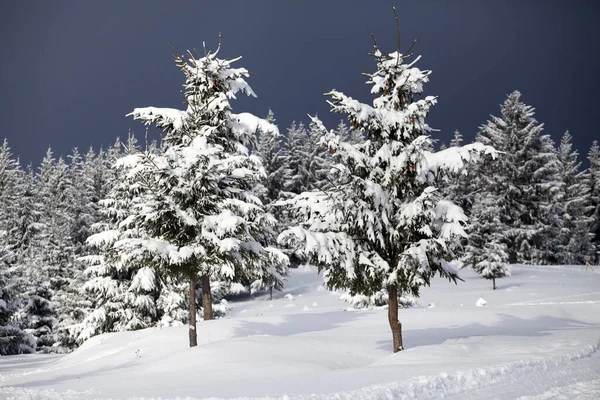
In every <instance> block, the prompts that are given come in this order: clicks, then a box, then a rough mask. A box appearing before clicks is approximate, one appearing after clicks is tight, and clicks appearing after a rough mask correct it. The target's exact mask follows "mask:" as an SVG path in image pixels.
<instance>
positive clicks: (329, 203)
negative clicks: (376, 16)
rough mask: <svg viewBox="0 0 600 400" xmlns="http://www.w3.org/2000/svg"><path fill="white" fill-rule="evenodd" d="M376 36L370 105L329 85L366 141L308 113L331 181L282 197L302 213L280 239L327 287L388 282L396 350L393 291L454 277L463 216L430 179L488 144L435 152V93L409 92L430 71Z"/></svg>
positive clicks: (334, 101) (357, 290)
mask: <svg viewBox="0 0 600 400" xmlns="http://www.w3.org/2000/svg"><path fill="white" fill-rule="evenodd" d="M396 21H397V19H396ZM374 44H375V50H374V52H373V53H371V55H372V56H373V57H374V58H375V60H376V62H377V71H376V72H375V73H373V74H366V76H367V77H368V78H369V79H368V81H367V83H368V84H370V85H372V89H371V93H372V94H373V95H375V96H376V99H375V100H373V106H370V105H367V104H363V103H360V102H358V101H357V100H354V99H352V98H350V97H348V96H346V95H345V94H343V93H341V92H338V91H337V90H332V91H330V92H329V93H327V96H329V97H330V98H331V100H329V101H328V102H329V104H330V105H331V107H332V111H333V112H336V113H340V114H344V115H346V116H347V118H348V119H349V122H350V124H351V125H352V127H354V128H362V129H363V130H364V132H365V135H366V141H364V142H363V143H359V144H350V143H348V142H344V141H342V140H341V138H340V137H339V136H338V135H336V134H335V132H334V131H333V130H332V131H330V132H327V131H326V129H325V127H324V126H323V124H322V123H321V122H320V121H319V120H318V119H316V118H314V122H315V123H316V124H318V125H319V126H320V129H321V132H322V142H323V143H324V144H326V145H327V146H328V147H329V151H330V153H333V158H334V161H335V162H336V164H335V165H334V166H333V167H332V173H331V175H332V176H331V177H330V178H331V180H332V183H333V184H332V188H331V189H327V190H326V191H313V192H306V193H302V194H300V195H298V196H296V197H295V198H293V199H290V200H287V201H284V202H282V203H283V204H285V205H287V206H289V207H291V208H292V209H293V210H295V212H296V213H297V214H299V215H300V216H302V219H303V220H304V221H305V222H304V223H301V224H300V226H296V227H292V228H290V229H288V230H287V231H285V232H283V233H282V234H281V235H280V236H279V240H280V241H281V242H283V243H290V244H291V245H297V246H301V250H302V251H303V252H304V253H305V254H306V255H307V256H309V257H310V258H311V259H312V260H313V261H314V262H315V263H316V264H317V266H318V267H319V269H320V270H321V271H324V279H325V282H326V284H327V286H328V287H329V288H331V289H349V290H350V293H351V294H352V295H354V294H366V295H369V294H372V293H374V292H376V291H378V290H380V289H381V288H382V286H384V285H385V286H386V287H387V290H388V293H389V307H388V319H389V323H390V327H391V330H392V337H393V351H394V352H397V351H400V350H403V342H402V326H401V324H400V322H399V321H398V296H399V295H400V294H402V293H410V294H413V295H416V296H418V295H419V289H420V288H421V287H422V286H424V285H429V283H430V281H431V278H432V277H433V275H434V274H435V273H436V272H437V273H439V274H440V275H441V276H443V277H447V278H449V279H450V280H451V281H456V279H458V276H457V273H456V271H455V270H454V269H453V268H452V267H451V266H449V264H448V263H446V262H445V260H452V258H453V252H454V249H455V246H456V245H457V242H458V241H457V239H458V238H461V237H463V236H465V235H466V234H465V231H464V227H463V224H464V223H465V220H466V217H465V215H464V213H463V212H462V209H461V208H460V207H458V206H456V205H454V204H453V203H452V202H450V201H445V200H441V199H440V198H439V196H438V194H437V191H436V187H435V185H436V181H437V180H438V179H442V177H443V176H444V175H446V174H448V173H456V172H459V171H460V170H462V169H463V168H464V167H465V164H466V163H468V162H474V161H476V160H478V159H479V158H480V155H481V154H482V153H489V154H495V151H494V149H493V148H491V147H489V146H484V145H482V144H480V143H473V144H470V145H467V146H463V147H455V148H450V149H447V150H444V151H440V152H437V153H436V152H433V145H432V141H431V140H430V138H429V136H428V135H427V133H428V131H429V130H430V128H429V126H428V125H427V124H426V123H425V117H426V116H427V114H428V112H429V108H430V107H431V106H432V105H433V104H435V102H436V98H435V97H431V96H428V97H426V98H424V99H421V100H415V97H416V96H417V95H419V94H421V93H422V91H423V84H424V83H426V82H428V80H429V74H430V71H421V70H419V69H418V68H416V67H414V64H415V63H416V61H418V60H419V58H418V57H417V58H416V59H415V60H414V61H413V62H411V63H406V60H407V59H408V58H409V57H411V54H410V51H409V52H408V53H409V54H401V53H400V51H399V47H400V44H399V43H398V48H397V49H396V51H395V52H393V53H391V54H386V53H383V52H382V51H381V50H379V48H378V47H377V43H376V42H375V40H374Z"/></svg>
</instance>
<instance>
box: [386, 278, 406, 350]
mask: <svg viewBox="0 0 600 400" xmlns="http://www.w3.org/2000/svg"><path fill="white" fill-rule="evenodd" d="M388 295H389V302H388V320H389V322H390V328H391V329H392V340H393V345H394V353H397V352H399V351H402V350H404V346H403V345H402V324H401V323H400V321H398V287H397V286H396V285H389V286H388Z"/></svg>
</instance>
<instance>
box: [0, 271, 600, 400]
mask: <svg viewBox="0 0 600 400" xmlns="http://www.w3.org/2000/svg"><path fill="white" fill-rule="evenodd" d="M512 268H513V276H512V277H509V278H502V279H498V280H497V286H498V289H497V290H495V291H493V290H491V287H490V284H489V281H488V280H485V279H482V278H481V277H479V276H478V275H477V274H476V273H475V272H474V271H472V270H470V269H468V270H462V271H460V276H461V278H463V279H464V280H465V282H464V283H462V282H459V284H458V285H454V284H449V283H447V281H445V280H442V279H435V280H434V281H433V282H432V286H431V287H430V288H424V289H423V290H422V296H421V298H420V299H418V304H419V305H416V306H414V307H412V308H408V309H401V310H400V311H399V315H400V321H401V322H402V324H403V331H404V343H405V346H406V350H405V351H402V352H399V353H396V354H392V352H391V348H392V345H391V334H390V331H389V327H388V325H387V311H386V310H382V309H376V310H355V311H354V312H345V311H344V310H345V309H346V308H348V303H346V302H344V301H341V300H339V298H340V296H341V295H342V294H343V293H341V292H339V293H331V292H329V291H327V290H323V288H322V285H321V283H322V277H321V276H319V275H318V274H317V273H316V270H315V269H314V268H312V267H301V268H299V269H295V270H292V271H291V274H290V277H289V279H288V281H287V282H286V288H285V291H284V292H275V293H274V299H273V300H272V301H268V300H267V299H268V294H266V293H261V294H260V295H257V296H254V297H250V296H248V295H247V294H246V295H243V294H242V295H240V296H238V297H239V299H237V300H234V301H230V302H229V304H228V305H229V306H231V307H233V309H232V311H231V312H230V314H229V316H228V317H226V318H223V319H219V320H214V321H208V322H200V323H199V324H198V347H196V348H189V347H188V342H187V329H188V327H187V326H181V327H171V328H149V329H144V330H140V331H134V332H121V333H110V334H104V335H100V336H96V337H93V338H91V339H90V340H88V341H87V342H85V343H84V344H83V346H81V347H80V348H79V349H77V350H76V351H74V352H73V353H71V354H67V355H45V354H36V355H20V356H5V357H0V398H4V399H9V398H10V399H131V400H133V399H137V400H149V399H159V398H160V399H163V400H164V399H181V400H183V399H187V400H191V399H205V398H206V399H213V400H214V399H223V398H239V399H252V398H261V399H265V400H266V399H290V400H291V399H294V400H295V399H313V400H314V399H392V398H393V399H414V398H419V399H439V398H445V399H480V398H493V399H515V398H521V399H523V400H524V399H536V400H540V399H556V398H558V399H560V398H564V399H575V398H576V399H596V398H599V397H600V352H599V348H600V329H599V327H600V311H599V310H598V304H599V303H600V290H599V289H598V288H599V287H600V275H598V272H599V271H598V268H596V271H595V272H590V271H588V272H585V271H583V268H582V267H579V266H577V267H575V266H573V267H533V266H523V265H514V266H513V267H512ZM483 296H484V297H485V298H486V299H487V301H488V302H489V303H488V305H487V306H486V307H477V306H476V302H477V300H478V299H479V298H481V297H483ZM291 299H293V302H291V301H290V300H291ZM429 304H435V307H428V305H429ZM290 305H295V307H288V306H290Z"/></svg>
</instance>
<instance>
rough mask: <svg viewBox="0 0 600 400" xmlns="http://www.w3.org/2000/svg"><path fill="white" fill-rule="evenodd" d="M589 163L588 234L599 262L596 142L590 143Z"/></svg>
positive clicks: (599, 188) (598, 152) (599, 155)
mask: <svg viewBox="0 0 600 400" xmlns="http://www.w3.org/2000/svg"><path fill="white" fill-rule="evenodd" d="M588 161H589V163H590V169H589V178H588V187H589V197H590V213H589V217H590V219H591V224H590V232H591V233H592V235H593V236H592V244H593V245H594V247H595V248H596V251H597V253H596V261H598V260H600V146H598V141H597V140H594V142H592V147H591V148H590V151H589V153H588Z"/></svg>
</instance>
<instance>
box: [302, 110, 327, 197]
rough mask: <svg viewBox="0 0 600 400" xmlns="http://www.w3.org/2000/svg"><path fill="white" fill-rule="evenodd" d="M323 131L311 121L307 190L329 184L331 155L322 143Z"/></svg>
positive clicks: (306, 169) (306, 177)
mask: <svg viewBox="0 0 600 400" xmlns="http://www.w3.org/2000/svg"><path fill="white" fill-rule="evenodd" d="M321 136H322V132H321V131H320V129H319V127H318V125H317V124H316V123H315V122H314V121H311V122H310V124H309V125H308V142H307V144H308V157H307V158H306V160H305V161H306V167H305V168H304V169H305V171H306V176H305V178H304V179H305V184H304V187H305V188H306V190H321V189H325V188H326V187H327V186H328V185H329V180H328V176H329V170H330V169H331V155H330V154H329V150H328V149H327V147H326V146H324V145H323V144H322V143H321Z"/></svg>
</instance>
